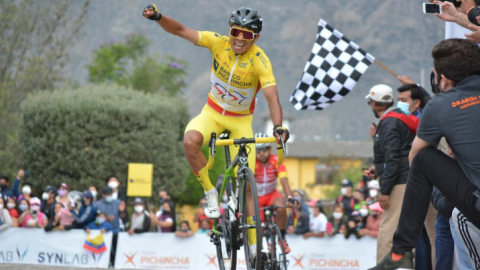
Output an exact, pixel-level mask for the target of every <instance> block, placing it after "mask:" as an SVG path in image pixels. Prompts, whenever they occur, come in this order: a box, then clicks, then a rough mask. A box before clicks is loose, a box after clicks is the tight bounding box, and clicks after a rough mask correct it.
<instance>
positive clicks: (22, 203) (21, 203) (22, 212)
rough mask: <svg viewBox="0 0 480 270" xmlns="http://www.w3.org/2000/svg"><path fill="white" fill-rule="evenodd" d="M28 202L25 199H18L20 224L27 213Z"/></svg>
mask: <svg viewBox="0 0 480 270" xmlns="http://www.w3.org/2000/svg"><path fill="white" fill-rule="evenodd" d="M29 208H30V203H29V202H28V201H27V200H26V199H22V200H20V201H18V204H17V211H18V224H19V226H21V224H22V223H23V221H24V220H25V218H26V217H27V215H28V214H29V211H28V210H29Z"/></svg>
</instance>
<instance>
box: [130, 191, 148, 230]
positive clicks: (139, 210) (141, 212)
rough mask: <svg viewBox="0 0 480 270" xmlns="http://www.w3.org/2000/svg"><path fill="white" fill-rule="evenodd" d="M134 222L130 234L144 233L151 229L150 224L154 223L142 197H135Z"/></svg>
mask: <svg viewBox="0 0 480 270" xmlns="http://www.w3.org/2000/svg"><path fill="white" fill-rule="evenodd" d="M133 209H134V212H133V214H132V222H131V224H130V229H129V230H128V234H129V235H132V234H134V233H144V232H148V231H150V224H151V223H152V221H151V219H150V216H149V214H148V212H146V211H145V201H144V200H143V199H141V198H135V205H134V207H133Z"/></svg>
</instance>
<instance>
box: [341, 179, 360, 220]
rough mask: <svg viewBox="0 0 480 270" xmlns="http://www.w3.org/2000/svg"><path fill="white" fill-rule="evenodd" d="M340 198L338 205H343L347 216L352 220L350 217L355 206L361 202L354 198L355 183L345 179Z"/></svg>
mask: <svg viewBox="0 0 480 270" xmlns="http://www.w3.org/2000/svg"><path fill="white" fill-rule="evenodd" d="M340 194H341V195H340V196H339V197H338V198H337V200H336V203H340V204H342V205H343V208H344V209H345V215H346V216H347V218H350V215H351V214H352V212H353V211H354V210H355V205H356V204H358V203H359V201H358V200H357V199H356V198H354V197H353V183H352V181H350V180H348V179H343V181H342V188H341V189H340Z"/></svg>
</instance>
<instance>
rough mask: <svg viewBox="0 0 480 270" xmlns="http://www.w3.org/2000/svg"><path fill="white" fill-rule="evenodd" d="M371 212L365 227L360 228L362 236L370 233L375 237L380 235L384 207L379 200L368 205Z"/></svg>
mask: <svg viewBox="0 0 480 270" xmlns="http://www.w3.org/2000/svg"><path fill="white" fill-rule="evenodd" d="M368 208H369V209H370V211H371V213H370V215H369V216H368V217H367V222H366V224H365V228H363V229H360V230H359V234H360V235H361V236H365V235H370V236H371V237H373V238H377V237H378V230H379V229H380V218H381V216H382V213H383V209H382V207H380V203H379V202H375V203H373V204H371V205H369V206H368Z"/></svg>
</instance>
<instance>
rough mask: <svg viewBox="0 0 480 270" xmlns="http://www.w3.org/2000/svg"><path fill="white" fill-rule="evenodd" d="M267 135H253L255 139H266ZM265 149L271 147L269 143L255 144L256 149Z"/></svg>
mask: <svg viewBox="0 0 480 270" xmlns="http://www.w3.org/2000/svg"><path fill="white" fill-rule="evenodd" d="M267 137H268V136H267V134H265V133H255V138H267ZM267 147H271V145H270V144H269V143H256V144H255V148H256V149H265V148H267Z"/></svg>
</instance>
